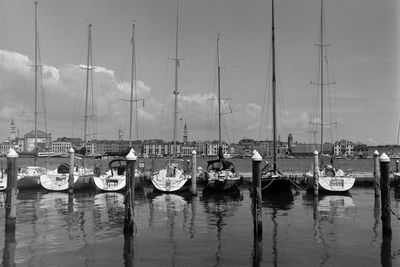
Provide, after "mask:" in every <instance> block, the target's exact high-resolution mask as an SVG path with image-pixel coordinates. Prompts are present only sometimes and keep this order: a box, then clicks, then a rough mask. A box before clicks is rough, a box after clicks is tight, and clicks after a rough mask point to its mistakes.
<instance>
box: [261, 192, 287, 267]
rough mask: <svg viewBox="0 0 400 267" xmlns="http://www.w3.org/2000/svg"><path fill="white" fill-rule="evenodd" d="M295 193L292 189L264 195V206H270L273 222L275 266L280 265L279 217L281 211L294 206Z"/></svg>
mask: <svg viewBox="0 0 400 267" xmlns="http://www.w3.org/2000/svg"><path fill="white" fill-rule="evenodd" d="M293 202H294V195H293V192H292V191H282V192H279V193H268V194H263V196H262V205H263V207H266V208H269V209H270V210H271V211H272V213H271V220H272V224H273V233H272V241H273V243H272V256H273V266H278V265H279V254H278V253H279V247H278V242H279V223H278V220H277V219H278V218H279V217H280V214H279V211H286V210H290V209H291V208H292V206H293Z"/></svg>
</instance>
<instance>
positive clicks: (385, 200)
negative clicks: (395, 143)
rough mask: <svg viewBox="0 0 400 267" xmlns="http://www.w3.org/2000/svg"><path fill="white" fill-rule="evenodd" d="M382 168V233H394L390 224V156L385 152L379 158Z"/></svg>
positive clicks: (388, 234)
mask: <svg viewBox="0 0 400 267" xmlns="http://www.w3.org/2000/svg"><path fill="white" fill-rule="evenodd" d="M379 161H380V170H381V180H380V183H381V203H382V204H381V219H382V235H387V236H390V235H392V228H391V225H390V219H391V218H390V214H391V208H390V187H389V186H390V185H389V172H390V171H389V168H390V166H389V165H390V158H389V157H388V156H387V155H386V154H385V153H383V154H382V155H381V157H380V158H379Z"/></svg>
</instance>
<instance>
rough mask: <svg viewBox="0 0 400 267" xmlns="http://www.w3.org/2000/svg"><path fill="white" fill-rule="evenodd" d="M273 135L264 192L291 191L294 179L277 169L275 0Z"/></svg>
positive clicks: (265, 171)
mask: <svg viewBox="0 0 400 267" xmlns="http://www.w3.org/2000/svg"><path fill="white" fill-rule="evenodd" d="M271 40H272V42H271V44H272V49H271V50H272V124H273V125H272V135H273V141H272V146H273V165H272V169H271V166H270V165H269V164H268V163H267V164H266V165H265V166H264V167H263V168H262V169H261V188H262V191H263V193H264V192H265V193H273V194H277V193H290V194H291V187H292V185H293V181H292V180H291V178H290V177H288V176H287V175H285V174H283V173H282V172H280V171H279V170H278V169H277V166H276V161H277V149H276V143H277V140H276V137H277V129H276V128H277V122H276V121H277V119H276V74H275V15H274V0H272V38H271Z"/></svg>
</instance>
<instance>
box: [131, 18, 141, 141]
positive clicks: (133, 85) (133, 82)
mask: <svg viewBox="0 0 400 267" xmlns="http://www.w3.org/2000/svg"><path fill="white" fill-rule="evenodd" d="M133 91H135V94H136V97H135V98H136V99H137V91H136V64H135V22H133V24H132V69H131V98H130V114H129V147H132V109H133ZM136 139H139V132H138V118H137V102H136Z"/></svg>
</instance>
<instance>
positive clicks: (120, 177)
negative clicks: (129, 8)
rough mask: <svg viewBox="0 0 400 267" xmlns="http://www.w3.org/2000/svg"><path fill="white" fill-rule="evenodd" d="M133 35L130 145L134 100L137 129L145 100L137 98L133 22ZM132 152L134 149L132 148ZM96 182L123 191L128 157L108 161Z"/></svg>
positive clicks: (100, 186) (108, 189)
mask: <svg viewBox="0 0 400 267" xmlns="http://www.w3.org/2000/svg"><path fill="white" fill-rule="evenodd" d="M132 28H133V35H132V41H131V43H132V72H131V96H130V99H129V100H128V101H129V102H130V116H129V127H130V128H129V146H130V147H132V109H133V102H136V130H138V124H137V122H138V118H137V102H138V101H143V103H144V100H143V99H138V98H137V90H136V69H135V66H136V65H135V23H133V26H132ZM134 88H135V90H134ZM134 91H135V93H136V99H133V92H134ZM137 139H139V134H138V132H137ZM132 153H134V151H133V150H132ZM140 175H141V174H140V171H139V170H138V168H135V177H136V179H135V189H139V188H141V187H142V183H141V181H140V179H139V177H140ZM93 180H94V183H95V185H96V188H97V189H99V190H101V191H106V192H113V191H122V190H124V189H125V187H126V159H125V158H117V159H113V160H111V161H110V162H109V163H108V170H107V171H106V172H102V173H99V174H98V175H95V176H94V178H93Z"/></svg>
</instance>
